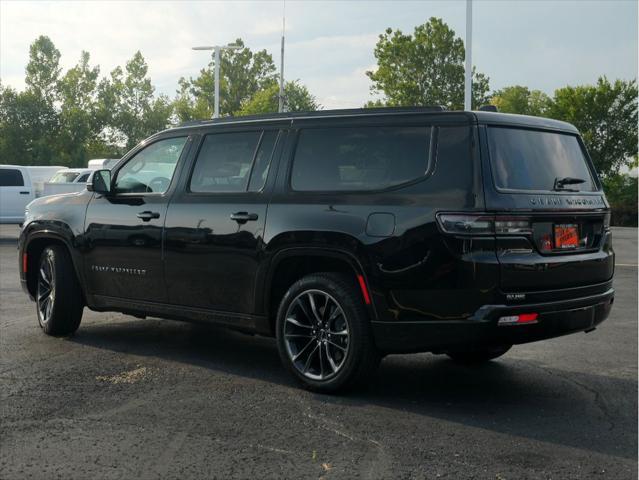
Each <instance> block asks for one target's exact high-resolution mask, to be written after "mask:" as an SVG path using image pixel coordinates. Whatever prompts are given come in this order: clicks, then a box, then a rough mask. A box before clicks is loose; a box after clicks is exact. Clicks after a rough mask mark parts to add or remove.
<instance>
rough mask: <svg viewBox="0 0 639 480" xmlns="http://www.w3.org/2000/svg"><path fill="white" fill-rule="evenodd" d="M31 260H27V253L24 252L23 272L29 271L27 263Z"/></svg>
mask: <svg viewBox="0 0 639 480" xmlns="http://www.w3.org/2000/svg"><path fill="white" fill-rule="evenodd" d="M28 264H29V262H28V261H27V254H26V253H23V254H22V273H27V265H28Z"/></svg>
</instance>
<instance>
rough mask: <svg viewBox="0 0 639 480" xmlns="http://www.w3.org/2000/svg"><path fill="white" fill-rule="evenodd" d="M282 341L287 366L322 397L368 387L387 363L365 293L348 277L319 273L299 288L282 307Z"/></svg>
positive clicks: (279, 315)
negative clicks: (375, 337)
mask: <svg viewBox="0 0 639 480" xmlns="http://www.w3.org/2000/svg"><path fill="white" fill-rule="evenodd" d="M311 299H313V302H311ZM320 320H322V322H320ZM276 336H277V347H278V350H279V353H280V358H281V359H282V363H283V364H284V366H285V367H286V368H287V369H288V371H289V372H290V373H291V374H292V375H293V376H294V377H295V378H296V379H297V380H298V381H299V382H300V383H301V384H302V385H303V386H304V387H305V388H307V389H309V390H312V391H316V392H323V393H332V392H337V391H338V390H347V389H349V388H354V387H357V386H362V385H365V384H366V383H367V380H369V379H370V378H371V377H372V375H373V374H374V373H375V371H376V370H377V367H378V366H379V362H380V359H381V357H380V355H379V353H378V352H377V349H376V348H375V342H374V340H373V333H372V329H371V325H370V321H369V318H368V313H367V312H366V309H365V307H364V304H363V302H362V298H361V293H360V291H359V289H358V288H357V287H356V285H355V282H354V281H353V280H352V279H350V278H349V277H348V276H346V275H341V274H335V273H316V274H312V275H308V276H306V277H304V278H302V279H301V280H298V281H297V282H295V283H294V284H293V285H292V286H291V287H290V288H289V289H288V291H287V292H286V294H285V295H284V298H283V299H282V301H281V303H280V306H279V309H278V312H277V324H276Z"/></svg>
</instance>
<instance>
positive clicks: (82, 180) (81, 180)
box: [75, 173, 89, 183]
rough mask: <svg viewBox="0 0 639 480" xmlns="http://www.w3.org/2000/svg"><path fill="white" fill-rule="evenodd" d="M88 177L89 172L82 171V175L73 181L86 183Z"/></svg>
mask: <svg viewBox="0 0 639 480" xmlns="http://www.w3.org/2000/svg"><path fill="white" fill-rule="evenodd" d="M88 178H89V174H88V173H83V174H82V175H80V176H79V177H78V179H77V180H76V181H75V183H86V182H87V180H88Z"/></svg>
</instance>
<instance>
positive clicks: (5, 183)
mask: <svg viewBox="0 0 639 480" xmlns="http://www.w3.org/2000/svg"><path fill="white" fill-rule="evenodd" d="M23 185H24V179H23V178H22V172H21V171H20V170H15V169H12V168H0V187H22V186H23Z"/></svg>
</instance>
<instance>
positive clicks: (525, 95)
mask: <svg viewBox="0 0 639 480" xmlns="http://www.w3.org/2000/svg"><path fill="white" fill-rule="evenodd" d="M490 103H491V104H492V105H495V106H496V107H497V109H498V110H499V111H500V112H504V113H518V114H520V115H534V116H537V117H543V116H545V115H546V114H547V113H548V109H549V108H550V104H551V99H550V97H549V96H548V95H546V94H545V93H544V92H542V91H540V90H532V91H531V90H530V89H529V88H528V87H523V86H521V85H514V86H512V87H505V88H502V89H501V90H497V91H496V92H494V93H493V96H492V98H491V99H490Z"/></svg>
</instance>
